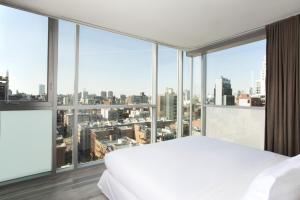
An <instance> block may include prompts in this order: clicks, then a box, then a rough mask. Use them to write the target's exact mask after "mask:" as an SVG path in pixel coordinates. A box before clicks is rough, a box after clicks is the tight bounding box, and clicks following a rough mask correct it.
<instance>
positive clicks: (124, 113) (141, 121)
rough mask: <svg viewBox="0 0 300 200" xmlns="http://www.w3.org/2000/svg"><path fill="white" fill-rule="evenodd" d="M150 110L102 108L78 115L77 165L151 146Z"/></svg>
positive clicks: (83, 111)
mask: <svg viewBox="0 0 300 200" xmlns="http://www.w3.org/2000/svg"><path fill="white" fill-rule="evenodd" d="M150 136H151V119H150V109H149V108H147V107H146V108H103V109H89V110H80V111H79V113H78V156H79V162H80V163H85V162H89V161H94V160H99V159H103V158H104V156H105V154H106V153H108V152H110V151H113V150H116V149H121V148H125V147H131V146H137V145H143V144H148V143H150Z"/></svg>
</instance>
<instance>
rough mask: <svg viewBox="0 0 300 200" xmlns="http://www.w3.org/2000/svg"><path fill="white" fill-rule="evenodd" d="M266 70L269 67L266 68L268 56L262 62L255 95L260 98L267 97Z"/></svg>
mask: <svg viewBox="0 0 300 200" xmlns="http://www.w3.org/2000/svg"><path fill="white" fill-rule="evenodd" d="M266 68H267V67H266V56H265V57H264V59H263V62H262V67H261V70H260V76H259V79H258V80H257V81H256V90H255V93H256V95H257V96H260V97H264V96H266Z"/></svg>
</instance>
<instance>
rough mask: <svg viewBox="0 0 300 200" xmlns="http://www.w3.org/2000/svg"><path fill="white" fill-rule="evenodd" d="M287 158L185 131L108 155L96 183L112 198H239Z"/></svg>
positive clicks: (217, 199)
mask: <svg viewBox="0 0 300 200" xmlns="http://www.w3.org/2000/svg"><path fill="white" fill-rule="evenodd" d="M286 159H288V157H285V156H282V155H279V154H275V153H271V152H266V151H261V150H258V149H254V148H250V147H246V146H242V145H238V144H233V143H229V142H224V141H220V140H215V139H211V138H208V137H203V136H189V137H184V138H180V139H175V140H170V141H166V142H160V143H155V144H149V145H144V146H138V147H133V148H127V149H121V150H117V151H115V152H111V153H109V154H107V156H106V157H105V165H106V168H107V169H106V171H105V172H104V173H103V174H102V177H101V179H100V181H99V183H98V186H99V188H100V189H101V190H102V192H103V193H104V194H105V195H106V196H107V197H108V198H109V199H110V200H179V199H180V200H182V199H188V200H199V199H201V200H221V199H222V200H227V199H228V200H241V199H242V198H243V196H244V194H245V192H246V190H247V188H248V187H249V185H250V184H251V182H252V180H253V179H254V178H255V177H256V176H257V175H258V174H259V173H261V172H262V171H263V170H265V169H267V168H269V167H271V166H273V165H276V164H278V163H280V162H282V161H284V160H286Z"/></svg>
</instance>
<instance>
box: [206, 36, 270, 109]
mask: <svg viewBox="0 0 300 200" xmlns="http://www.w3.org/2000/svg"><path fill="white" fill-rule="evenodd" d="M265 55H266V41H265V40H262V41H259V42H254V43H250V44H246V45H242V46H238V47H235V48H230V49H226V50H223V51H218V52H215V53H211V54H208V55H207V104H213V105H218V106H248V107H249V106H263V105H264V104H265V95H266V92H265V74H266V60H265Z"/></svg>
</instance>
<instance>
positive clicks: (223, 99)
mask: <svg viewBox="0 0 300 200" xmlns="http://www.w3.org/2000/svg"><path fill="white" fill-rule="evenodd" d="M214 97H215V105H234V104H235V102H234V96H233V95H232V89H231V82H230V80H229V79H227V78H224V77H222V76H221V78H219V79H216V84H215V89H214Z"/></svg>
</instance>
